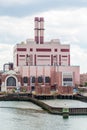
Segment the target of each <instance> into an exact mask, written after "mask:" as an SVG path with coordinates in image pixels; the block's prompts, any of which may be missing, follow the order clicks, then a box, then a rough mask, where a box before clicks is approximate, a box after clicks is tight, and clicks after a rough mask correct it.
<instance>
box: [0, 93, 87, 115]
mask: <svg viewBox="0 0 87 130" xmlns="http://www.w3.org/2000/svg"><path fill="white" fill-rule="evenodd" d="M38 98H39V99H44V96H42V97H41V96H40V97H39V96H38V97H36V96H35V95H33V96H32V95H31V94H7V95H1V96H0V101H27V102H32V103H34V104H36V105H38V106H40V107H41V108H42V109H44V110H46V111H47V112H48V113H50V114H55V115H62V114H63V109H64V107H55V106H50V105H48V104H46V103H44V102H43V100H38ZM56 98H60V95H58V96H56ZM65 98H66V99H72V98H73V99H74V100H80V101H85V102H87V97H83V96H81V95H73V96H72V97H71V95H70V96H66V95H65V96H64V95H61V98H60V99H65ZM45 99H53V97H52V95H51V97H50V96H47V97H45ZM54 99H55V98H54ZM68 110H69V112H68V114H69V115H87V108H77V107H76V108H68Z"/></svg>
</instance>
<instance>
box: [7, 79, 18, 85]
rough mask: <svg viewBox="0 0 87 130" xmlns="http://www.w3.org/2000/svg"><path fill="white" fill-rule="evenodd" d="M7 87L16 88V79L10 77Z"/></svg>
mask: <svg viewBox="0 0 87 130" xmlns="http://www.w3.org/2000/svg"><path fill="white" fill-rule="evenodd" d="M7 86H16V79H15V78H14V77H9V78H8V79H7Z"/></svg>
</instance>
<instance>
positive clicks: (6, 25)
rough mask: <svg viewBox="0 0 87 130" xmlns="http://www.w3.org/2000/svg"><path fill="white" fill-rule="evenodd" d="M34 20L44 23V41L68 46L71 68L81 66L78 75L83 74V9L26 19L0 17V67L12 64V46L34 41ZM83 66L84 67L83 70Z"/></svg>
mask: <svg viewBox="0 0 87 130" xmlns="http://www.w3.org/2000/svg"><path fill="white" fill-rule="evenodd" d="M35 16H39V17H41V16H42V17H44V19H45V41H50V40H51V39H55V38H58V39H60V41H61V44H70V45H71V63H72V64H73V65H80V66H81V72H85V71H86V66H87V65H86V63H85V61H86V60H87V56H86V55H87V54H86V52H87V50H86V47H87V38H86V37H87V36H86V34H87V9H86V8H79V9H67V10H51V11H46V12H43V13H42V12H41V13H37V14H34V15H27V16H26V17H11V16H0V47H2V48H1V49H0V58H1V62H0V66H2V64H3V63H5V62H7V61H8V62H9V60H12V56H13V53H12V51H13V50H12V47H13V46H14V45H15V44H17V43H20V42H21V41H25V40H26V39H29V38H34V17H35ZM2 43H3V44H2ZM8 45H9V46H10V47H9V48H11V50H12V51H11V54H10V53H9V49H8V47H7V46H8ZM6 48H7V49H6ZM7 54H8V56H7ZM76 56H77V57H76ZM83 56H84V58H83ZM2 57H4V58H2ZM5 57H6V58H5ZM81 59H82V60H81ZM83 63H84V64H85V65H84V67H83Z"/></svg>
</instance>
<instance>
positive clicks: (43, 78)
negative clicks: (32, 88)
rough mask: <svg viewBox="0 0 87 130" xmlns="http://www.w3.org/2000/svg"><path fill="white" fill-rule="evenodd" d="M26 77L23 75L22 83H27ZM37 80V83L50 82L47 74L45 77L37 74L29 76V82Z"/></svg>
mask: <svg viewBox="0 0 87 130" xmlns="http://www.w3.org/2000/svg"><path fill="white" fill-rule="evenodd" d="M28 80H29V79H28V77H23V83H28ZM36 81H37V82H38V83H43V82H44V81H45V83H50V77H49V76H46V77H42V76H39V77H37V78H36V77H35V76H33V77H31V78H30V82H31V83H35V82H36Z"/></svg>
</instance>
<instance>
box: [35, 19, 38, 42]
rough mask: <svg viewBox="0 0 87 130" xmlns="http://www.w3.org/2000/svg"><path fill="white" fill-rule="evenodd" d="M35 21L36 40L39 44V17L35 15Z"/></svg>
mask: <svg viewBox="0 0 87 130" xmlns="http://www.w3.org/2000/svg"><path fill="white" fill-rule="evenodd" d="M34 22H35V29H34V30H35V41H36V43H37V44H38V43H39V18H38V17H35V19H34Z"/></svg>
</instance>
